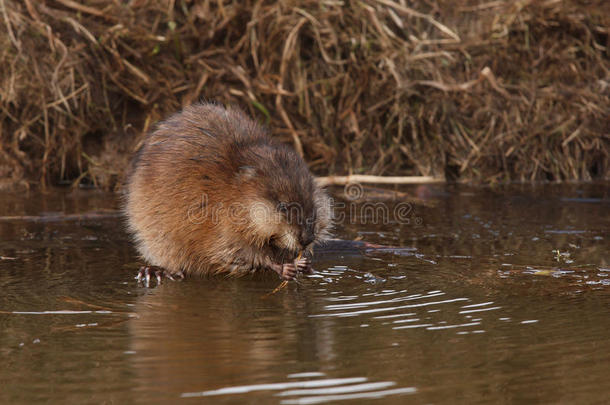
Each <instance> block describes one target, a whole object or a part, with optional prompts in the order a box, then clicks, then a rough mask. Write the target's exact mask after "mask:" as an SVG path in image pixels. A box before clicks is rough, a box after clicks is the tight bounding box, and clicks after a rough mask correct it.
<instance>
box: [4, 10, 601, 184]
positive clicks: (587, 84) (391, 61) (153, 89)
mask: <svg viewBox="0 0 610 405" xmlns="http://www.w3.org/2000/svg"><path fill="white" fill-rule="evenodd" d="M606 3H607V2H606V1H605V0H598V1H592V2H578V1H571V0H565V1H559V0H548V1H520V2H515V1H488V2H480V1H479V2H477V1H470V2H467V3H466V2H461V1H455V0H453V1H449V0H428V1H422V2H407V1H405V0H361V1H338V0H326V1H312V0H306V1H300V2H295V1H279V2H271V1H269V2H263V1H255V2H228V1H222V0H216V1H205V0H204V1H193V0H131V1H119V0H87V1H75V0H46V1H44V0H0V18H1V20H2V21H1V24H2V25H3V28H2V29H1V30H0V66H2V69H1V70H0V86H1V87H0V90H1V93H0V118H1V120H2V124H1V127H0V131H1V132H0V143H1V144H0V146H1V148H0V187H2V186H3V185H7V184H15V183H19V182H24V181H27V182H28V183H38V182H40V183H42V184H57V183H73V184H94V185H97V186H101V187H114V186H115V185H116V184H118V182H119V181H120V178H121V175H122V172H123V170H124V168H125V166H126V162H127V159H128V156H129V154H130V153H131V151H132V150H133V148H134V147H135V146H136V145H137V142H138V140H139V139H140V137H141V136H142V134H143V133H145V132H146V131H148V130H150V128H151V126H152V125H153V124H154V122H156V121H157V120H159V119H161V118H162V117H163V116H165V115H166V114H168V113H170V112H172V111H175V110H177V109H179V108H180V107H181V106H184V105H186V104H189V103H191V102H193V101H197V100H199V99H201V98H205V99H215V100H218V101H221V102H223V103H231V104H237V105H240V106H242V108H245V109H248V110H249V113H250V114H252V115H254V116H256V117H258V118H259V119H261V120H262V121H266V122H269V125H270V127H271V128H272V130H273V133H274V135H276V136H279V137H282V138H283V139H285V140H286V141H287V142H292V143H293V144H294V145H295V148H296V149H297V150H298V151H300V152H302V153H303V154H304V156H305V158H306V159H307V160H308V162H310V165H311V167H312V169H313V170H314V171H315V172H317V173H318V174H340V175H342V174H359V173H366V174H374V175H379V174H391V175H398V174H401V175H403V174H408V175H426V176H427V175H431V176H444V175H446V176H447V177H449V178H450V179H451V178H457V179H459V180H460V181H483V182H502V181H513V180H521V181H528V180H567V179H579V180H590V179H592V178H609V177H610V163H609V162H610V160H609V154H610V123H609V120H608V117H609V116H610V68H609V49H608V48H609V46H610V24H609V22H610V9H609V6H608V5H606Z"/></svg>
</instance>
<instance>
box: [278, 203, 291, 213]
mask: <svg viewBox="0 0 610 405" xmlns="http://www.w3.org/2000/svg"><path fill="white" fill-rule="evenodd" d="M277 210H278V211H279V212H281V213H283V214H285V213H286V212H288V204H286V203H285V202H280V203H278V205H277Z"/></svg>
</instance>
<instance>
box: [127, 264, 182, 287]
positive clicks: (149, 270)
mask: <svg viewBox="0 0 610 405" xmlns="http://www.w3.org/2000/svg"><path fill="white" fill-rule="evenodd" d="M152 277H155V279H156V280H157V285H160V284H161V280H162V279H163V278H164V277H165V278H169V279H170V280H182V279H183V278H184V273H183V272H182V271H180V272H178V273H170V272H169V271H167V270H166V269H164V268H162V267H157V266H142V267H140V270H138V275H137V276H136V277H135V278H136V280H138V283H142V284H144V286H145V287H146V288H148V287H150V279H151V278H152Z"/></svg>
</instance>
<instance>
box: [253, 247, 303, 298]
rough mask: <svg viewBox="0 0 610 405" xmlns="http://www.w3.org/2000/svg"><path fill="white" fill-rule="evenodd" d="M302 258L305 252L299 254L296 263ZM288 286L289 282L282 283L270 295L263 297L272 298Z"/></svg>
mask: <svg viewBox="0 0 610 405" xmlns="http://www.w3.org/2000/svg"><path fill="white" fill-rule="evenodd" d="M301 256H303V252H299V255H298V256H297V258H296V259H294V261H295V262H298V261H299V260H300V259H301ZM287 285H288V280H284V281H282V282H281V283H280V285H278V286H277V287H275V289H274V290H273V291H271V292H270V293H268V294H265V295H263V298H268V297H270V296H272V295H273V294H275V293H276V292H278V291H280V290H281V289H282V288H284V287H286V286H287Z"/></svg>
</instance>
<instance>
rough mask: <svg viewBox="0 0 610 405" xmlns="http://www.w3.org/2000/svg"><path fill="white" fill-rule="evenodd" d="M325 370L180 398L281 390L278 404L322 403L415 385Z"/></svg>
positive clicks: (380, 394)
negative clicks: (331, 374) (340, 375)
mask: <svg viewBox="0 0 610 405" xmlns="http://www.w3.org/2000/svg"><path fill="white" fill-rule="evenodd" d="M325 376H326V374H325V373H321V372H304V373H296V374H289V375H288V376H287V377H288V378H291V379H294V378H312V377H321V378H317V379H306V380H301V381H286V382H278V383H266V384H254V385H239V386H231V387H223V388H219V389H214V390H208V391H200V392H184V393H182V394H181V395H180V397H181V398H196V397H211V396H223V395H239V394H248V393H252V392H256V391H280V392H278V393H276V394H274V396H276V397H281V398H283V399H282V400H281V402H280V403H281V404H287V405H288V404H322V403H327V402H330V401H339V400H348V399H354V400H358V399H373V398H385V397H388V396H394V395H404V394H413V393H415V392H417V388H415V387H400V388H390V387H394V386H395V385H396V382H394V381H377V382H369V380H368V378H366V377H349V378H322V377H325Z"/></svg>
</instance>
